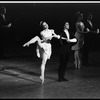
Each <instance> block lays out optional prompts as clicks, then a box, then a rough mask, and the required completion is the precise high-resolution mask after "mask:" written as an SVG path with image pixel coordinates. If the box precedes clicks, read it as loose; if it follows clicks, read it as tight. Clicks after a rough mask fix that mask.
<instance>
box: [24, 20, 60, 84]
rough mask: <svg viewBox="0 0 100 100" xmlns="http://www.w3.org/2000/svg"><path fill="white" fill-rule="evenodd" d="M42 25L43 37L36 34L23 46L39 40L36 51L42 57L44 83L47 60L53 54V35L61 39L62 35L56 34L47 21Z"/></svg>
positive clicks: (41, 23) (41, 33)
mask: <svg viewBox="0 0 100 100" xmlns="http://www.w3.org/2000/svg"><path fill="white" fill-rule="evenodd" d="M40 26H42V28H43V30H42V31H41V32H40V35H41V38H42V39H40V38H39V37H38V36H35V37H34V38H32V39H31V40H30V41H28V42H26V43H25V44H24V45H23V47H25V46H29V45H30V44H33V43H35V42H37V48H36V53H37V56H38V57H39V58H41V59H42V62H41V76H40V79H41V81H42V84H43V83H44V74H45V66H46V62H47V60H48V59H50V57H51V54H52V45H51V43H50V41H51V40H52V38H53V37H55V38H57V39H60V36H59V35H57V34H55V32H54V30H53V29H49V26H48V24H47V23H46V22H44V21H41V22H40Z"/></svg>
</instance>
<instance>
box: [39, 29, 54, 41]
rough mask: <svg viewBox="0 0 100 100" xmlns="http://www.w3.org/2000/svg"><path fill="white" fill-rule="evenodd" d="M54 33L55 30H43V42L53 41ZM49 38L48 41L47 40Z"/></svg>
mask: <svg viewBox="0 0 100 100" xmlns="http://www.w3.org/2000/svg"><path fill="white" fill-rule="evenodd" d="M53 33H54V30H50V29H48V30H43V31H42V32H41V36H42V39H43V40H46V42H48V41H50V40H51V39H52V34H53ZM47 38H48V39H47Z"/></svg>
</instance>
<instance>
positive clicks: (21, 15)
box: [0, 3, 100, 57]
mask: <svg viewBox="0 0 100 100" xmlns="http://www.w3.org/2000/svg"><path fill="white" fill-rule="evenodd" d="M0 6H5V7H6V8H7V16H8V18H9V21H10V22H12V27H11V28H10V29H7V32H6V33H4V34H5V40H4V43H5V50H4V52H5V56H6V57H10V56H26V55H27V56H33V55H34V54H35V49H36V44H34V45H30V47H28V48H27V47H25V48H23V47H22V45H23V44H24V43H25V42H27V41H29V40H30V39H31V38H33V37H34V36H36V35H39V32H40V31H41V30H40V26H39V22H40V21H41V20H45V21H47V23H48V24H49V27H50V28H51V29H54V30H55V33H56V34H60V32H61V31H62V30H63V24H64V22H65V21H69V23H70V30H71V32H73V33H75V22H76V20H77V19H76V15H75V14H76V12H77V11H81V12H83V14H84V18H86V16H87V13H88V12H91V13H92V14H93V20H94V21H95V23H96V25H97V28H99V27H100V14H99V12H100V4H99V3H91V4H90V3H58V4H57V3H4V4H3V3H1V4H0ZM94 37H95V36H94ZM96 38H97V37H96ZM96 40H97V39H96ZM98 40H99V39H98ZM89 41H91V39H89ZM92 41H94V40H92ZM94 46H95V47H92V49H94V48H95V50H94V51H95V52H97V51H99V49H100V47H99V41H94ZM52 47H53V54H54V55H56V54H57V55H59V54H58V53H59V41H58V40H57V39H53V40H52ZM34 56H36V55H34Z"/></svg>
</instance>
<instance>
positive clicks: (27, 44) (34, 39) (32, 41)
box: [23, 36, 41, 47]
mask: <svg viewBox="0 0 100 100" xmlns="http://www.w3.org/2000/svg"><path fill="white" fill-rule="evenodd" d="M36 41H38V44H39V45H40V43H41V40H40V38H39V37H38V36H35V37H34V38H32V39H31V40H30V41H28V42H27V43H25V44H24V45H23V47H25V46H29V45H30V44H32V43H35V42H36Z"/></svg>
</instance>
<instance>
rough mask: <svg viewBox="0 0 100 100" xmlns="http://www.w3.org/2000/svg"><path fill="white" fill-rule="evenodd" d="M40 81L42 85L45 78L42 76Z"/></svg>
mask: <svg viewBox="0 0 100 100" xmlns="http://www.w3.org/2000/svg"><path fill="white" fill-rule="evenodd" d="M40 79H41V81H42V84H43V83H44V77H43V76H40Z"/></svg>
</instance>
